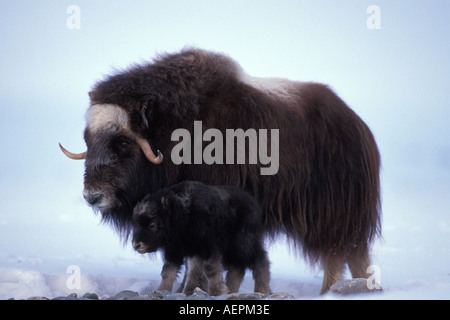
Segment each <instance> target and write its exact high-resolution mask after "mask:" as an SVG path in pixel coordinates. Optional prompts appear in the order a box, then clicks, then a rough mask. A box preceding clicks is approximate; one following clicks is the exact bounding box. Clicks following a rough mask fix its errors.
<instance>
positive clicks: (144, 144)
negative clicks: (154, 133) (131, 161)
mask: <svg viewBox="0 0 450 320" xmlns="http://www.w3.org/2000/svg"><path fill="white" fill-rule="evenodd" d="M136 140H137V143H138V144H139V146H140V147H141V149H142V152H144V154H145V156H146V157H147V159H148V161H150V162H151V163H153V164H160V163H161V162H162V161H163V158H164V157H163V155H162V153H161V152H160V151H159V150H158V151H157V152H158V156H155V154H154V153H153V150H152V148H151V147H150V145H149V144H148V141H147V140H145V139H143V138H141V137H138V136H136Z"/></svg>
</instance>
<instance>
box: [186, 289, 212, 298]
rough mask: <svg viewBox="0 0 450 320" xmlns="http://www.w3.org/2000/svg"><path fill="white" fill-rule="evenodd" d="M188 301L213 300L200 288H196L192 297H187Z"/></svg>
mask: <svg viewBox="0 0 450 320" xmlns="http://www.w3.org/2000/svg"><path fill="white" fill-rule="evenodd" d="M187 299H188V300H211V299H212V298H211V296H210V295H209V294H208V293H207V292H205V291H203V290H202V289H200V288H198V287H197V288H195V289H194V292H193V293H192V295H190V296H188V297H187Z"/></svg>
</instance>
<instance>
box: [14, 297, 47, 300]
mask: <svg viewBox="0 0 450 320" xmlns="http://www.w3.org/2000/svg"><path fill="white" fill-rule="evenodd" d="M11 299H13V298H11ZM13 300H14V299H13ZM27 300H50V299H49V298H47V297H29V298H28V299H27Z"/></svg>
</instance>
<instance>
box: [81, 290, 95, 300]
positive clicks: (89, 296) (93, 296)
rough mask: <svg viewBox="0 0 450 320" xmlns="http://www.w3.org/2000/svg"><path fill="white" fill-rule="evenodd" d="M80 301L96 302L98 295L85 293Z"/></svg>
mask: <svg viewBox="0 0 450 320" xmlns="http://www.w3.org/2000/svg"><path fill="white" fill-rule="evenodd" d="M81 299H90V300H98V295H97V294H96V293H93V292H86V293H85V294H83V296H82V297H81Z"/></svg>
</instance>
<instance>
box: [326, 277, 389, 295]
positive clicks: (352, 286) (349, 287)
mask: <svg viewBox="0 0 450 320" xmlns="http://www.w3.org/2000/svg"><path fill="white" fill-rule="evenodd" d="M381 291H382V289H381V287H380V286H378V287H374V286H368V285H367V279H364V278H355V279H351V280H340V281H338V282H336V283H335V284H333V285H332V286H331V288H330V292H332V293H336V294H340V295H347V294H359V293H379V292H381Z"/></svg>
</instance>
